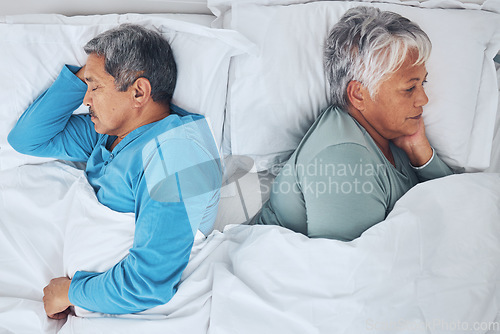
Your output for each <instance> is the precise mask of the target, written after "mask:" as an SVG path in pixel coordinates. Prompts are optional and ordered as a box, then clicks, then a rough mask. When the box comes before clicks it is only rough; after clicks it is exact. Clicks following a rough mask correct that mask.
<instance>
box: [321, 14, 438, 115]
mask: <svg viewBox="0 0 500 334" xmlns="http://www.w3.org/2000/svg"><path fill="white" fill-rule="evenodd" d="M431 48H432V44H431V41H430V39H429V37H428V36H427V34H426V33H425V32H424V31H423V30H422V29H420V27H419V26H418V25H417V24H416V23H414V22H412V21H410V20H408V19H407V18H405V17H403V16H401V15H399V14H396V13H393V12H388V11H381V10H379V9H378V8H374V7H364V6H360V7H355V8H351V9H349V10H348V11H347V12H346V13H345V14H344V15H343V16H342V18H341V19H340V21H339V22H338V23H337V24H336V25H335V26H334V27H333V28H332V30H331V31H330V34H329V36H328V38H327V40H326V43H325V53H324V64H325V71H326V75H327V77H328V81H329V82H330V99H331V101H330V103H331V104H332V105H334V106H337V107H340V108H342V109H344V110H346V111H347V106H348V98H347V85H348V84H349V82H351V81H353V80H355V81H359V82H361V84H363V85H364V86H365V87H366V88H367V89H368V92H369V93H370V96H371V97H372V98H373V97H374V96H376V94H377V91H378V87H379V84H380V83H382V81H383V80H384V79H386V78H387V77H386V76H388V75H391V74H393V73H394V72H396V71H397V70H398V69H399V68H400V67H401V65H402V64H403V62H404V61H405V58H406V56H407V55H408V53H409V52H413V51H414V50H415V51H416V52H417V53H418V57H417V59H416V61H415V63H414V65H421V64H424V63H425V62H426V61H427V59H428V58H429V55H430V52H431Z"/></svg>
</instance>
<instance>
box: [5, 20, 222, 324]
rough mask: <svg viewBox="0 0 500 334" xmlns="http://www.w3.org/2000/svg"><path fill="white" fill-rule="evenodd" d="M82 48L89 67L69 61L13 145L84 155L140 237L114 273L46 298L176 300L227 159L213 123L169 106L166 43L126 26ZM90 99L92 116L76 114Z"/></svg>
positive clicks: (58, 310) (99, 190)
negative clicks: (223, 160)
mask: <svg viewBox="0 0 500 334" xmlns="http://www.w3.org/2000/svg"><path fill="white" fill-rule="evenodd" d="M84 50H85V52H86V53H87V54H88V60H87V63H86V65H85V66H84V67H82V68H81V69H79V68H77V67H73V66H65V67H64V68H63V69H62V71H61V73H60V75H59V77H58V78H57V80H56V81H55V82H54V83H53V84H52V86H51V87H50V88H49V89H48V90H47V91H45V92H44V93H43V94H42V95H41V96H40V97H38V99H37V100H36V101H35V102H34V103H33V104H32V105H31V106H30V107H29V108H28V109H27V110H26V111H25V112H24V114H23V115H22V116H21V118H20V119H19V121H18V123H17V124H16V126H15V127H14V129H13V130H12V131H11V133H10V134H9V142H10V144H11V145H12V146H13V147H14V148H15V149H16V150H18V151H19V152H22V153H25V154H31V155H36V156H44V157H54V158H58V159H64V160H70V161H82V162H86V163H87V164H86V174H87V177H88V181H89V183H90V184H91V185H92V187H93V188H94V190H95V192H96V195H97V198H98V199H99V201H100V202H101V203H102V204H104V205H106V206H108V207H110V208H111V209H113V210H115V211H119V212H134V213H135V221H136V227H135V236H134V243H133V246H132V248H131V249H130V251H129V255H128V256H127V257H125V258H124V259H122V260H121V261H120V262H118V263H117V264H116V265H115V266H113V267H112V268H110V269H109V270H108V271H106V272H102V273H96V272H85V271H78V272H77V273H76V274H75V275H74V277H73V278H72V279H71V280H70V279H69V278H66V277H60V278H55V279H53V280H51V281H50V284H49V285H48V286H47V287H46V288H45V289H44V297H43V301H44V306H45V311H46V313H47V315H48V316H49V317H51V318H54V319H62V318H64V317H66V316H67V314H68V313H69V307H70V306H72V305H76V306H79V307H82V308H84V309H87V310H90V311H96V312H103V313H110V314H123V313H134V312H139V311H143V310H146V309H148V308H151V307H154V306H157V305H161V304H164V303H166V302H168V301H169V300H170V299H171V298H172V296H173V295H174V294H175V291H176V289H177V285H178V283H179V280H180V277H181V274H182V272H183V270H184V268H185V267H186V265H187V262H188V260H189V256H190V252H191V248H192V245H193V241H194V237H195V235H196V233H199V232H198V230H199V231H201V232H203V233H205V234H207V233H208V232H210V230H211V228H212V226H213V223H214V221H215V217H216V213H217V206H218V202H219V189H220V184H221V166H220V160H219V156H218V151H217V147H216V145H215V142H214V140H213V138H212V135H211V132H210V129H209V127H208V124H207V123H206V121H205V119H204V117H203V116H201V115H196V114H191V113H188V112H186V111H184V110H182V109H180V108H178V107H176V106H174V105H171V103H170V102H171V98H172V94H173V91H174V88H175V83H176V78H177V68H176V65H175V61H174V58H173V55H172V50H171V49H170V46H169V44H168V42H167V41H166V40H165V39H164V38H162V36H161V35H160V34H158V33H156V32H154V31H151V30H148V29H145V28H143V27H141V26H137V25H130V24H127V25H121V26H119V27H117V28H115V29H112V30H109V31H106V32H104V33H102V34H100V35H98V36H97V37H95V38H94V39H92V40H91V41H90V42H88V43H87V44H86V45H85V47H84ZM82 101H83V103H84V104H85V105H87V106H88V107H89V115H72V113H73V111H74V110H75V109H76V108H78V106H80V105H81V104H82Z"/></svg>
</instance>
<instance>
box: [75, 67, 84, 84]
mask: <svg viewBox="0 0 500 334" xmlns="http://www.w3.org/2000/svg"><path fill="white" fill-rule="evenodd" d="M85 66H86V65H83V66H82V68H81V69H79V70H78V72H76V73H75V75H76V76H77V77H78V78H80V80H82V81H83V82H85V77H84V75H85Z"/></svg>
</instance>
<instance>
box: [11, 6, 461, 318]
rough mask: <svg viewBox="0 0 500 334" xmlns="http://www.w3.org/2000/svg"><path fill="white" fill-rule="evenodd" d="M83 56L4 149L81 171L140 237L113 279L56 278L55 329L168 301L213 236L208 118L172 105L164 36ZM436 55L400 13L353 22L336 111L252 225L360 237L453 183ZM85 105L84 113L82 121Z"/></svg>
mask: <svg viewBox="0 0 500 334" xmlns="http://www.w3.org/2000/svg"><path fill="white" fill-rule="evenodd" d="M84 50H85V52H86V53H87V54H88V59H87V63H86V65H85V66H83V67H82V68H78V67H74V66H69V65H67V66H65V67H64V68H63V69H62V71H61V73H60V75H59V76H58V78H57V79H56V81H55V82H54V83H53V84H52V86H51V87H50V88H49V89H48V90H46V91H45V92H44V93H43V94H42V95H41V96H40V97H38V99H37V100H36V101H35V102H34V103H33V104H32V105H31V106H30V107H29V108H28V109H27V110H26V111H25V112H24V114H23V115H22V116H21V118H20V119H19V121H18V123H17V124H16V126H15V128H14V129H13V130H12V132H11V133H10V135H9V142H10V144H11V145H12V146H13V147H14V148H15V149H17V150H18V151H20V152H22V153H26V154H31V155H37V156H46V157H55V158H58V159H64V160H71V161H82V162H86V174H87V177H88V181H89V183H90V184H91V185H92V187H93V188H94V190H95V192H96V195H97V198H98V199H99V201H100V202H101V203H102V204H104V205H106V206H108V207H109V208H111V209H113V210H116V211H120V212H134V213H135V220H136V227H135V236H134V243H133V247H132V248H131V249H130V252H129V255H128V256H127V257H125V258H124V259H123V260H121V261H120V262H119V263H117V264H116V265H115V266H113V267H112V268H111V269H109V270H108V271H106V272H102V273H95V272H84V271H78V272H77V273H76V274H75V275H74V277H73V278H72V279H69V278H66V277H60V278H55V279H53V280H51V281H50V283H49V284H48V286H47V287H45V289H44V297H43V302H44V307H45V311H46V313H47V315H48V316H49V317H50V318H54V319H63V318H65V317H66V316H67V315H68V314H69V312H70V306H72V305H76V306H79V307H82V308H84V309H87V310H90V311H96V312H102V313H109V314H124V313H135V312H140V311H143V310H146V309H149V308H152V307H154V306H157V305H161V304H164V303H166V302H168V301H169V300H170V299H171V298H172V296H173V295H174V294H175V292H176V288H177V284H178V283H179V281H180V278H181V274H182V271H183V270H184V268H185V267H186V265H187V263H188V260H189V256H190V252H191V248H192V245H193V242H194V238H195V236H196V234H197V233H200V232H201V233H203V234H208V233H209V232H210V231H211V229H212V226H213V224H214V221H215V217H216V213H217V207H218V202H219V189H220V186H221V179H222V175H221V174H222V168H221V165H220V160H219V156H218V153H217V152H218V151H217V147H216V144H215V142H214V140H213V139H212V136H211V133H210V130H209V127H208V125H207V123H206V121H205V119H204V118H203V116H200V115H197V114H192V113H189V112H187V111H184V110H182V109H180V108H178V107H176V106H175V105H173V104H171V98H172V94H173V91H174V87H175V82H176V65H175V61H174V58H173V55H172V51H171V49H170V46H169V44H168V42H167V41H166V40H165V39H163V38H162V37H161V35H159V34H158V33H156V32H153V31H150V30H147V29H144V28H142V27H139V26H136V25H122V26H119V27H118V28H115V29H112V30H109V31H107V32H104V33H102V34H100V35H98V36H97V37H95V38H94V39H92V40H91V41H89V42H88V43H87V44H86V45H85V47H84ZM430 51H431V43H430V40H429V38H428V36H427V35H426V34H425V33H424V32H423V31H422V30H421V29H420V28H419V27H418V26H417V25H416V24H415V23H413V22H411V21H409V20H408V19H406V18H403V17H401V16H400V15H398V14H395V13H391V12H384V11H380V10H378V9H375V8H371V7H357V8H353V9H351V10H349V11H348V12H346V14H345V15H344V16H343V17H342V18H341V20H340V21H339V22H338V23H337V24H336V25H335V26H334V27H333V29H332V30H331V32H330V34H329V36H328V38H327V40H326V43H325V59H324V63H325V70H326V74H327V77H328V79H329V82H330V93H331V107H329V108H328V109H326V110H325V111H324V112H323V113H321V114H320V116H319V117H318V118H317V120H316V121H315V122H314V124H313V125H312V126H311V128H310V129H309V131H308V132H307V133H306V135H305V137H304V138H303V139H302V141H301V143H300V144H299V146H298V147H297V149H296V151H295V152H294V153H293V155H292V156H291V158H290V159H289V161H288V162H287V164H286V165H285V166H284V167H283V169H282V170H281V172H280V174H279V175H278V176H277V178H276V180H275V183H274V185H273V188H272V192H271V196H270V199H269V201H267V202H266V203H265V204H264V206H263V208H262V210H261V211H260V212H259V213H258V214H257V215H256V216H255V217H254V218H253V220H252V222H251V223H252V224H273V225H280V226H284V227H286V228H289V229H292V230H294V231H296V232H300V233H303V234H305V235H307V236H309V237H322V238H332V239H338V240H345V241H348V240H353V239H355V238H357V237H359V236H360V235H361V233H363V231H365V230H366V229H368V228H369V227H371V226H373V225H374V224H376V223H378V222H380V221H382V220H384V218H385V217H386V216H387V215H388V213H389V212H390V211H391V209H392V208H393V206H394V204H395V202H396V201H397V200H398V199H399V198H400V197H401V196H402V195H403V194H404V193H405V192H406V191H408V190H409V189H410V188H411V187H413V186H414V185H416V184H417V183H418V182H421V181H425V180H429V179H434V178H437V177H442V176H445V175H449V174H452V171H451V170H450V168H448V166H446V165H445V164H444V163H443V162H442V161H441V160H440V158H439V157H438V156H437V155H436V154H435V152H434V150H433V149H432V147H431V146H430V145H429V141H428V140H427V137H426V135H425V127H424V122H423V118H422V112H423V110H422V107H423V106H424V105H425V104H426V103H427V102H428V98H427V96H426V94H425V91H424V83H425V82H426V78H427V71H426V67H425V62H426V61H427V59H428V57H429V53H430ZM82 102H83V104H85V105H86V106H88V107H89V114H88V115H73V114H72V113H73V111H74V110H75V109H77V108H78V107H79V106H80V105H81V104H82ZM283 185H286V187H283ZM339 185H340V186H339ZM320 186H321V188H320ZM318 189H327V191H321V193H320V192H319V191H318ZM284 190H289V191H284Z"/></svg>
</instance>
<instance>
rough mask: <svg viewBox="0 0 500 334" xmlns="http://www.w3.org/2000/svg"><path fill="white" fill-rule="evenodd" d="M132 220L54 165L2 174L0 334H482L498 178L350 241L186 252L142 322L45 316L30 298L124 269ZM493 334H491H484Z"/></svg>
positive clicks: (241, 238) (227, 239) (233, 231)
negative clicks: (169, 289) (179, 273)
mask: <svg viewBox="0 0 500 334" xmlns="http://www.w3.org/2000/svg"><path fill="white" fill-rule="evenodd" d="M133 228H134V218H133V216H132V215H130V214H120V213H116V212H113V211H111V210H109V209H108V208H106V207H104V206H102V205H101V204H99V203H98V201H97V200H96V198H95V196H94V193H93V190H92V188H91V187H90V186H89V185H88V183H87V181H86V178H85V175H84V173H83V172H82V171H80V170H77V169H75V168H73V167H70V166H67V165H65V164H62V163H60V162H51V163H46V164H42V165H31V166H30V165H27V166H22V167H19V168H14V169H10V170H6V171H2V172H0V333H2V334H3V333H16V334H17V333H189V334H196V333H207V332H208V333H217V334H219V333H228V334H229V333H230V334H234V333H300V334H304V333H307V334H309V333H450V332H459V333H488V332H491V333H493V332H494V331H495V329H496V330H497V331H498V330H500V322H499V323H495V318H496V317H497V315H498V314H499V301H500V299H499V297H500V292H499V291H498V282H500V175H499V174H461V175H453V176H450V177H446V178H443V179H439V180H434V181H429V182H425V183H422V184H420V185H418V186H416V187H415V188H413V189H412V190H410V191H409V192H408V193H407V194H406V195H405V196H404V197H403V198H401V199H400V201H399V202H398V203H397V204H396V206H395V208H394V210H393V211H392V212H391V214H390V215H389V217H388V218H387V219H386V220H385V221H384V222H382V223H380V224H378V225H376V226H374V227H372V228H371V229H369V230H368V231H366V232H365V233H364V234H363V235H362V236H361V237H360V238H358V239H357V240H355V241H353V242H350V243H345V242H339V241H334V240H324V239H308V238H306V237H304V236H302V235H300V234H296V233H293V232H291V231H289V230H286V229H284V228H280V227H273V226H240V225H230V226H228V227H227V228H226V230H225V231H224V233H221V232H218V231H215V232H213V233H212V234H211V235H210V236H209V237H208V238H207V239H206V240H198V241H197V244H196V245H195V247H194V249H193V252H192V256H191V260H190V263H189V265H188V267H187V269H186V270H185V272H184V274H183V277H182V283H181V285H180V287H179V291H178V293H177V294H176V295H175V296H174V298H173V299H172V300H171V301H170V302H169V303H168V304H166V305H163V306H160V307H157V308H155V309H152V310H150V311H148V312H146V313H144V314H139V315H131V316H126V317H125V318H123V317H110V316H104V315H101V314H92V313H89V312H83V311H82V310H79V309H78V308H77V309H76V312H77V314H78V315H79V316H70V317H69V318H68V320H67V321H66V322H64V321H55V320H50V319H48V318H47V317H46V315H45V313H44V310H43V304H42V302H41V299H42V289H43V287H44V286H45V285H46V284H47V283H48V282H49V280H50V279H51V278H53V277H58V276H63V275H70V276H71V275H72V274H73V273H74V271H75V270H105V269H106V268H107V267H109V266H111V265H113V264H114V263H115V262H117V261H119V260H120V259H121V258H122V257H123V256H126V254H127V249H128V247H129V246H130V245H131V242H132V239H133ZM495 326H497V327H495Z"/></svg>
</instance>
